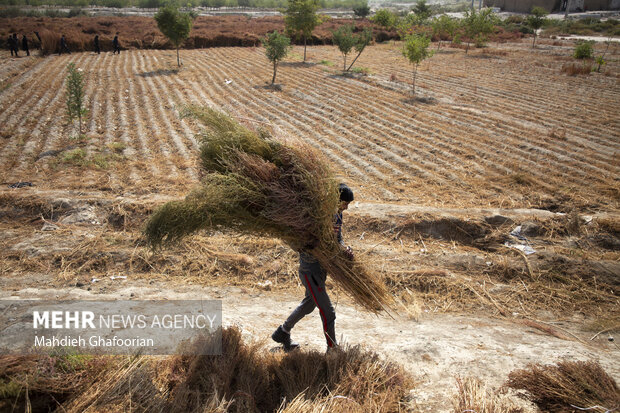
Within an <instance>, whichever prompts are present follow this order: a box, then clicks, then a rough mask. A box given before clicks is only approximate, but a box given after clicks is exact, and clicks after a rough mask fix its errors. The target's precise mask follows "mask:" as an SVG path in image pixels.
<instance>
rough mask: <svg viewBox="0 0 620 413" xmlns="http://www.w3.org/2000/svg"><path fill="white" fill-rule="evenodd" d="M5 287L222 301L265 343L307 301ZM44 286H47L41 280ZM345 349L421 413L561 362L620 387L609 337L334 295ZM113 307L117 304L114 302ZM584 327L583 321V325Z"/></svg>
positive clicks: (171, 291)
mask: <svg viewBox="0 0 620 413" xmlns="http://www.w3.org/2000/svg"><path fill="white" fill-rule="evenodd" d="M6 281H7V280H5V281H4V282H3V284H4V285H3V288H2V292H0V299H2V300H4V299H19V298H30V299H32V298H40V299H90V300H119V299H141V300H142V299H154V300H161V299H162V298H165V299H168V300H173V299H205V300H206V299H221V300H222V301H223V323H224V325H225V326H228V325H233V324H234V325H238V326H240V327H241V328H242V330H243V332H244V334H245V336H246V338H247V339H251V340H263V341H264V342H265V347H266V348H273V347H274V346H273V344H274V343H273V342H271V341H270V340H269V339H268V337H269V335H270V334H271V332H272V331H273V330H274V329H275V328H276V327H277V326H278V324H279V323H280V322H281V321H282V320H284V319H285V318H286V316H287V315H288V314H289V312H290V311H291V310H292V309H293V308H294V307H295V306H296V305H297V303H298V298H301V296H302V290H301V288H299V289H297V291H291V292H286V293H282V292H271V291H260V290H250V289H246V288H238V287H223V288H214V287H199V286H194V285H191V286H190V285H186V286H178V285H176V286H173V285H171V283H165V282H164V283H162V282H152V283H149V284H148V286H144V282H143V281H141V280H127V281H125V280H123V281H118V280H114V281H112V280H102V281H100V282H98V283H97V284H96V285H95V284H93V287H92V290H91V291H88V290H87V289H86V288H87V287H83V288H71V287H68V288H62V289H55V288H38V287H30V288H22V289H15V290H14V291H9V290H10V289H7V288H5V287H6ZM37 284H41V280H38V282H37ZM332 297H333V300H334V301H335V305H336V312H337V316H338V319H337V321H336V326H337V333H338V335H339V337H340V339H341V342H346V343H348V344H351V345H356V344H361V345H363V346H366V347H368V348H370V349H372V350H373V351H375V352H377V353H379V354H381V355H383V356H385V357H386V358H387V359H390V360H392V361H396V362H398V363H400V364H402V365H403V366H405V368H406V369H407V370H408V371H409V372H410V373H411V374H412V375H413V376H414V377H416V378H417V381H418V384H417V386H416V387H415V388H414V389H412V393H413V395H414V397H415V400H416V404H417V407H418V409H419V410H417V411H427V412H437V413H440V412H449V411H450V408H451V404H450V398H451V396H452V395H453V394H454V393H455V390H456V386H455V377H457V376H461V377H468V376H472V377H478V378H480V379H482V380H483V381H485V382H486V383H487V384H488V385H489V386H491V387H499V386H501V385H502V383H503V382H504V381H505V380H506V379H507V375H508V373H509V372H510V371H513V370H515V369H519V368H524V367H526V366H527V365H528V364H529V363H538V362H542V363H550V362H556V361H559V360H560V359H563V358H565V359H568V360H598V361H599V362H600V364H601V365H602V366H603V368H604V369H605V370H606V371H607V372H608V373H609V374H611V375H612V376H613V377H614V378H615V380H616V381H618V380H619V379H620V365H619V364H618V363H617V360H618V358H619V357H620V349H619V348H618V346H617V345H616V344H615V343H613V342H608V341H607V336H604V337H601V338H599V339H597V340H595V341H590V339H589V337H588V334H585V333H583V332H580V331H578V330H575V329H573V328H571V325H570V323H567V325H565V326H564V328H566V330H567V331H571V330H573V331H572V333H573V334H575V336H576V337H575V339H574V340H562V339H559V338H556V337H552V336H549V335H546V334H542V333H540V332H539V331H537V330H535V329H532V328H530V327H527V326H524V325H520V324H515V323H513V322H510V321H509V320H501V319H497V318H492V317H488V316H486V315H480V314H476V315H473V314H472V315H448V314H439V315H437V314H423V315H422V316H421V317H420V319H419V320H417V321H416V320H413V319H411V318H407V317H402V316H400V317H396V318H393V319H392V318H389V317H386V316H380V317H377V316H374V315H372V314H369V313H366V312H363V311H359V310H358V309H357V308H356V307H354V306H352V305H351V303H350V302H349V301H348V300H346V299H343V298H342V297H340V299H338V295H337V294H333V295H332ZM112 302H113V301H112ZM576 321H578V320H576ZM293 334H294V338H295V339H296V340H298V341H299V342H300V344H301V345H302V346H303V347H304V348H305V349H314V350H318V351H323V350H324V346H325V343H324V339H323V337H322V334H321V327H320V318H319V316H318V313H317V312H314V313H312V314H311V315H310V316H308V317H306V318H305V319H303V320H302V321H301V322H300V323H299V324H298V325H297V326H296V327H295V330H294V332H293Z"/></svg>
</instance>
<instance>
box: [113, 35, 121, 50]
mask: <svg viewBox="0 0 620 413" xmlns="http://www.w3.org/2000/svg"><path fill="white" fill-rule="evenodd" d="M112 46H113V47H114V50H113V51H112V54H114V53H116V52H118V54H121V44H120V43H119V41H118V33H116V36H114V40H112Z"/></svg>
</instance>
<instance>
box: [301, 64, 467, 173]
mask: <svg viewBox="0 0 620 413" xmlns="http://www.w3.org/2000/svg"><path fill="white" fill-rule="evenodd" d="M308 76H310V77H311V76H312V75H311V74H310V73H308ZM315 81H319V79H316V80H315ZM321 83H322V84H323V85H324V86H325V87H323V88H321V91H320V93H321V94H322V96H320V97H319V99H321V100H323V101H330V96H332V95H333V94H334V93H339V92H340V91H342V92H341V95H340V96H341V97H345V96H348V98H349V100H348V103H347V101H345V103H344V104H343V105H340V106H339V107H340V110H345V109H346V107H347V106H348V107H351V106H354V109H355V112H356V114H357V115H360V114H363V116H358V119H360V120H359V122H358V123H359V125H358V124H351V123H350V122H349V124H350V127H351V128H352V129H354V130H360V129H361V130H360V132H359V134H360V135H364V136H367V135H368V136H370V137H372V136H381V138H382V139H380V140H378V138H374V140H376V142H381V143H383V142H384V141H387V143H389V147H390V152H398V153H400V154H401V156H406V157H408V159H407V160H406V162H409V163H411V164H413V163H414V162H415V163H416V165H415V169H417V170H418V171H421V173H420V172H416V171H413V173H414V176H416V177H422V178H425V179H433V180H438V181H439V182H440V183H441V184H446V181H445V180H444V179H443V178H442V175H443V176H445V177H446V179H447V180H448V181H457V180H458V179H459V177H457V176H456V175H455V174H454V173H453V172H456V170H461V171H462V170H463V168H462V167H460V165H458V163H459V162H454V161H457V159H456V158H455V157H454V156H451V154H450V153H449V152H442V151H439V152H440V153H441V155H442V156H441V158H439V157H437V156H436V155H437V153H435V154H434V155H433V154H432V153H431V151H434V152H438V151H437V149H436V148H435V147H434V146H431V145H429V144H427V143H426V142H420V141H419V140H416V141H415V142H416V144H417V145H413V144H410V143H409V141H412V139H411V134H410V133H409V132H410V131H407V132H408V133H409V135H408V136H407V135H404V134H403V133H401V132H399V130H403V128H402V126H401V125H399V123H400V122H402V118H401V119H397V118H394V117H392V116H391V115H390V114H389V113H387V112H385V111H383V109H382V107H383V106H385V100H383V97H384V96H382V97H379V98H377V99H376V100H375V102H376V105H372V104H370V103H369V102H365V104H361V103H360V102H359V95H355V93H354V92H353V89H354V87H353V88H351V89H346V88H342V87H341V85H340V86H339V85H338V83H332V79H329V80H326V81H325V82H321ZM345 89H346V91H344V90H345ZM308 94H311V95H313V96H318V93H315V92H314V91H308ZM299 97H300V98H304V95H303V94H301V95H300V96H299ZM337 102H338V100H333V101H330V103H331V104H333V105H334V106H335V105H337V104H338V103H337ZM357 105H359V106H357ZM371 109H372V110H371ZM343 121H344V120H343ZM413 132H414V133H415V134H418V133H417V131H413ZM373 134H374V135H373ZM365 139H368V138H365ZM371 139H372V138H371ZM434 143H436V142H434ZM420 146H422V147H423V149H422V150H421V148H420ZM386 155H387V157H388V159H389V158H390V155H389V152H388V153H387V154H386ZM421 158H423V159H421ZM450 158H452V159H450ZM448 159H450V160H451V161H453V162H449V161H448ZM429 162H430V163H429ZM418 165H421V166H418ZM423 168H427V169H428V168H430V169H431V170H432V173H429V172H427V171H426V170H425V169H423ZM451 171H453V172H451Z"/></svg>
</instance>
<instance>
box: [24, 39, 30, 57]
mask: <svg viewBox="0 0 620 413" xmlns="http://www.w3.org/2000/svg"><path fill="white" fill-rule="evenodd" d="M22 50H23V51H24V52H26V56H30V49H28V38H27V37H26V35H23V36H22Z"/></svg>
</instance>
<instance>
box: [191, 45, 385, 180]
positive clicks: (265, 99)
mask: <svg viewBox="0 0 620 413" xmlns="http://www.w3.org/2000/svg"><path fill="white" fill-rule="evenodd" d="M216 52H217V51H216V50H215V51H214V52H213V55H214V56H217V57H216V58H215V59H214V60H213V61H210V65H208V66H211V67H216V68H217V70H214V71H213V72H212V74H213V75H219V74H220V73H226V76H228V77H230V68H229V67H224V66H220V63H219V61H220V60H221V59H222V58H221V57H219V56H220V55H219V54H218V53H216ZM224 61H226V59H224ZM196 67H200V66H199V65H196ZM204 73H205V74H206V75H208V76H210V75H211V73H209V72H207V71H205V72H204ZM242 81H243V80H241V79H240V80H237V81H235V82H233V83H232V84H231V86H232V88H234V89H235V91H236V92H237V93H238V94H239V95H242V96H245V97H246V99H247V101H248V102H254V103H255V104H256V105H257V107H258V110H259V111H260V112H259V113H264V114H265V116H266V117H267V118H268V119H270V120H271V121H272V122H274V123H276V124H282V122H286V123H288V124H292V125H294V127H292V128H291V129H290V130H291V131H295V130H306V131H307V133H308V135H307V136H312V135H315V136H316V137H317V139H319V140H320V141H321V142H322V143H324V144H327V145H329V146H330V147H331V148H333V150H335V151H336V152H342V153H344V155H345V157H347V158H349V159H356V158H357V159H359V158H358V157H357V156H356V155H355V154H353V153H351V152H350V151H348V150H347V149H346V148H342V147H337V146H336V145H334V144H332V143H331V142H329V141H326V140H324V139H323V138H321V137H319V136H318V134H317V133H316V131H315V130H314V129H313V128H312V127H311V126H310V125H313V124H314V122H312V121H311V120H309V119H308V118H307V117H306V116H305V114H301V113H296V112H294V111H293V112H292V113H291V112H288V113H287V112H283V105H284V104H285V103H286V102H283V101H281V100H280V99H279V98H278V97H277V96H274V95H275V93H272V92H271V93H270V92H262V91H259V92H256V93H255V94H250V93H249V92H247V91H246V90H251V85H246V86H244V87H238V85H239V84H241V82H242ZM214 82H215V84H217V85H218V87H219V85H220V84H224V79H223V78H221V77H220V78H215V79H214ZM270 98H271V99H270ZM286 106H288V105H286ZM263 108H265V109H263ZM267 108H271V109H270V110H266V109H267ZM265 112H266V113H265ZM274 115H277V116H274ZM296 118H299V119H303V120H304V122H301V121H299V120H298V119H296ZM323 132H328V131H326V130H325V131H323ZM332 133H333V132H332ZM294 135H295V134H294ZM302 136H303V135H302ZM306 139H307V138H306ZM322 151H323V152H325V149H323V150H322ZM352 163H355V162H352ZM342 164H343V165H345V168H346V170H350V169H351V167H350V165H347V163H346V162H344V161H343V162H342ZM364 164H365V166H366V167H367V168H368V171H369V172H370V173H372V174H373V175H376V176H379V177H381V176H382V174H381V172H379V171H378V170H376V169H375V168H374V167H373V166H371V165H370V164H368V163H366V162H363V161H361V159H360V162H359V163H357V165H364ZM357 174H358V175H359V176H364V175H365V174H364V173H362V172H361V171H359V172H357Z"/></svg>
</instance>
